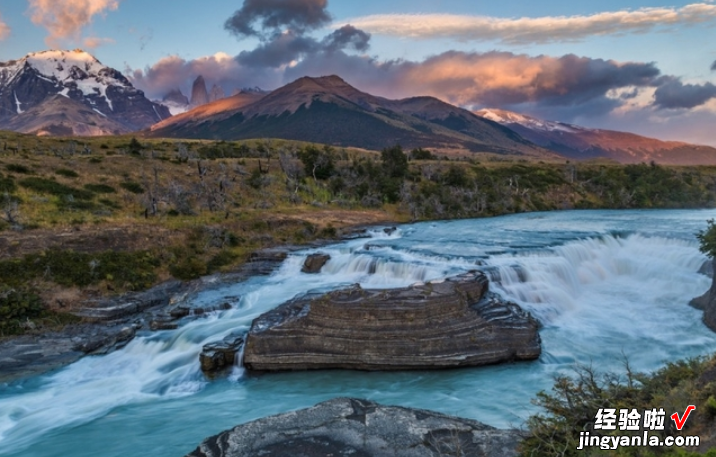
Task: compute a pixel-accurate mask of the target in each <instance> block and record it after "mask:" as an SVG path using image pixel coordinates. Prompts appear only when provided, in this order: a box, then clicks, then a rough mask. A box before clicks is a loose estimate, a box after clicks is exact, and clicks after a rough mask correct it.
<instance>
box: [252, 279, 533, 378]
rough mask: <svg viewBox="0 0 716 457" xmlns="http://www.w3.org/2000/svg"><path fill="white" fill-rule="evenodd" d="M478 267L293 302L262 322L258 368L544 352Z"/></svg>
mask: <svg viewBox="0 0 716 457" xmlns="http://www.w3.org/2000/svg"><path fill="white" fill-rule="evenodd" d="M488 285H489V282H488V279H487V277H486V275H485V274H483V273H481V272H471V273H467V274H463V275H460V276H456V277H453V278H449V279H447V280H445V281H437V282H432V283H425V284H416V285H413V286H410V287H406V288H399V289H390V290H367V289H362V288H361V287H360V286H358V285H356V286H353V287H351V288H348V289H343V290H338V291H333V292H330V293H327V294H325V295H320V296H308V297H302V298H298V299H295V300H292V301H290V302H288V303H286V304H284V305H281V306H279V307H278V308H276V309H274V310H272V311H269V312H268V313H265V314H263V315H262V316H260V317H258V318H257V319H255V320H254V322H253V324H252V326H251V329H250V331H249V333H248V336H247V339H246V347H245V349H244V366H245V367H246V368H247V369H248V370H254V371H287V370H311V369H358V370H415V369H435V368H453V367H463V366H479V365H486V364H494V363H499V362H505V361H513V360H534V359H536V358H538V357H539V355H540V351H541V347H540V337H539V333H538V327H539V325H538V323H537V321H536V320H535V319H534V318H532V316H531V315H530V314H529V313H527V312H525V311H524V310H522V309H521V308H520V307H519V306H518V305H516V304H514V303H510V302H506V301H504V300H502V299H500V298H499V297H498V296H496V295H494V294H491V293H490V292H489V291H488Z"/></svg>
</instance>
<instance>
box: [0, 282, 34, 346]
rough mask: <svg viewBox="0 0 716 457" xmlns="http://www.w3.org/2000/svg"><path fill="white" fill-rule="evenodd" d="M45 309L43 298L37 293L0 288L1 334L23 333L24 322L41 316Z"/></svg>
mask: <svg viewBox="0 0 716 457" xmlns="http://www.w3.org/2000/svg"><path fill="white" fill-rule="evenodd" d="M44 310H45V307H44V305H43V304H42V300H40V297H38V296H37V294H35V293H32V292H27V291H21V290H15V289H8V288H5V290H0V335H8V334H9V335H13V334H17V333H22V323H23V322H25V321H27V320H28V319H34V318H36V317H40V316H41V315H42V313H43V311H44Z"/></svg>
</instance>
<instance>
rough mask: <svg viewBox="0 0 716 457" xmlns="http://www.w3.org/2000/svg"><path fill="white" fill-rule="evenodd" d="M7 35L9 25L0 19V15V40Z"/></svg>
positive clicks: (8, 33)
mask: <svg viewBox="0 0 716 457" xmlns="http://www.w3.org/2000/svg"><path fill="white" fill-rule="evenodd" d="M8 36H10V26H9V25H7V24H6V23H5V22H4V21H3V20H2V16H0V40H4V39H5V38H7V37H8Z"/></svg>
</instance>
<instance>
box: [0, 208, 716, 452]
mask: <svg viewBox="0 0 716 457" xmlns="http://www.w3.org/2000/svg"><path fill="white" fill-rule="evenodd" d="M715 216H716V211H713V210H708V211H706V210H699V211H692V210H688V211H686V210H685V211H572V212H554V213H532V214H520V215H513V216H505V217H499V218H493V219H480V220H464V221H448V222H433V223H420V224H413V225H405V226H402V227H400V229H399V230H398V231H397V232H395V233H394V234H392V235H386V234H384V233H383V232H381V231H376V232H375V233H374V234H373V237H372V238H370V239H360V240H352V241H348V242H342V243H339V244H335V245H332V246H328V247H325V248H322V249H320V251H323V252H327V253H329V254H330V255H331V260H330V261H329V263H328V264H327V265H326V266H325V267H324V268H323V270H322V272H321V273H320V274H318V275H307V274H303V273H301V272H300V269H301V265H302V263H303V260H304V259H305V256H306V255H308V254H310V253H312V252H315V251H313V250H306V251H304V252H299V253H296V254H295V255H293V256H291V257H289V258H288V259H287V260H286V261H285V262H284V263H283V264H282V266H281V267H280V268H279V269H278V270H277V271H276V272H275V273H274V274H273V275H271V276H268V277H257V278H253V279H251V280H249V281H247V282H244V283H240V284H235V285H230V286H226V287H223V288H221V289H216V290H212V291H206V292H203V293H201V294H199V295H198V296H197V297H194V298H193V300H195V301H198V302H200V303H206V305H212V304H216V303H222V302H225V301H229V302H230V303H231V304H232V305H233V309H231V310H228V311H224V312H221V313H215V314H213V315H211V316H208V317H207V318H205V319H201V320H198V321H194V322H191V323H188V324H187V325H185V326H183V327H181V328H179V329H178V330H174V331H164V332H159V333H152V334H147V335H144V336H140V337H138V338H136V339H135V340H133V341H132V342H131V343H130V344H129V345H127V347H125V348H124V349H123V350H120V351H117V352H114V353H111V354H109V355H105V356H96V357H86V358H84V359H82V360H80V361H79V362H77V363H75V364H73V365H70V366H68V367H65V368H63V369H61V370H58V371H56V372H54V373H50V374H48V375H45V376H39V377H35V378H31V379H26V380H22V381H18V382H15V383H12V384H8V385H0V455H3V456H5V455H11V456H23V457H33V456H38V457H39V456H67V455H72V456H125V455H131V454H135V453H137V452H141V453H143V454H146V455H151V456H181V455H184V454H185V453H187V452H189V451H190V450H192V449H193V448H194V447H195V446H196V445H197V444H198V443H199V442H200V441H201V440H202V439H203V438H205V437H207V436H210V435H213V434H216V433H218V432H220V431H221V430H224V429H227V428H230V427H232V426H234V425H237V424H239V423H243V422H246V421H249V420H252V419H256V418H259V417H264V416H267V415H270V414H276V413H280V412H285V411H289V410H294V409H299V408H303V407H307V406H311V405H314V404H315V403H318V402H320V401H323V400H327V399H330V398H334V397H338V396H351V397H362V398H368V399H371V400H375V401H378V402H380V403H384V404H393V405H402V406H408V407H418V408H426V409H433V410H437V411H442V412H445V413H448V414H454V415H459V416H464V417H469V418H474V419H477V420H480V421H482V422H485V423H488V424H491V425H494V426H497V427H508V426H520V425H521V424H522V423H523V421H524V420H525V419H526V418H527V417H528V416H529V415H530V414H531V413H533V412H535V407H534V406H533V405H531V403H530V399H532V398H534V396H535V394H536V393H537V392H538V391H540V390H543V389H545V390H546V389H549V388H550V387H551V385H552V382H553V378H554V376H555V375H558V374H570V373H572V372H573V369H574V367H575V366H576V365H577V364H585V365H589V364H591V365H592V366H594V367H595V368H597V369H599V370H613V371H618V372H623V371H624V366H623V360H624V356H626V357H628V359H629V362H630V364H631V366H632V368H633V369H636V370H641V371H650V370H654V369H657V368H659V367H660V366H662V364H663V363H664V362H666V361H670V360H676V359H679V358H683V357H688V356H696V355H703V354H709V353H712V352H714V351H715V350H716V334H714V333H712V332H711V331H709V330H708V329H707V328H706V327H705V326H704V325H703V324H702V323H701V312H700V311H697V310H695V309H692V308H691V307H689V306H688V305H687V303H688V301H689V300H690V299H691V298H693V297H695V296H697V295H700V294H701V293H703V292H704V291H706V290H707V289H708V288H709V285H710V280H709V279H708V278H706V277H705V276H703V275H700V274H698V273H697V271H698V269H699V267H700V266H701V265H702V264H703V262H704V261H705V260H706V257H705V256H704V255H703V254H701V253H699V251H698V245H697V242H696V239H695V237H694V233H695V232H696V231H697V230H699V229H703V228H704V227H705V225H706V224H705V221H706V219H709V218H713V217H715ZM475 268H482V269H485V270H486V271H488V272H489V274H490V276H491V278H492V279H493V285H492V286H491V287H492V288H493V290H495V291H497V292H498V293H500V294H502V295H503V296H505V297H507V298H509V299H511V300H514V301H516V302H518V303H519V304H521V305H522V306H523V307H525V308H526V309H528V310H529V311H531V312H532V313H533V315H535V316H536V317H537V318H538V319H539V320H540V321H541V322H542V323H543V324H544V327H543V328H542V330H541V336H542V342H543V354H542V356H541V358H540V359H539V361H535V362H527V363H516V364H505V365H498V366H490V367H481V368H468V369H459V370H449V371H434V372H431V371H421V372H401V373H364V372H347V371H330V372H312V373H288V374H272V375H261V376H253V375H247V374H246V373H244V371H243V369H242V368H241V367H236V368H235V369H234V371H233V372H232V373H231V375H230V376H228V377H226V378H223V379H219V380H216V381H212V382H209V381H207V380H206V379H205V378H204V377H203V375H202V374H201V372H200V370H199V364H198V354H199V352H200V350H201V346H202V345H203V344H206V343H208V342H212V341H215V340H218V339H221V338H222V337H224V336H226V335H228V334H231V333H241V332H245V331H246V330H248V328H249V326H250V324H251V321H252V319H254V318H255V317H257V316H258V315H260V314H261V313H263V312H265V311H267V310H269V309H271V308H273V307H275V306H277V305H279V304H281V303H282V302H284V301H286V300H288V299H290V298H292V297H294V296H295V295H297V294H302V293H305V292H307V291H312V290H316V291H325V290H330V289H334V288H337V287H341V286H345V285H350V284H354V283H360V284H361V285H362V286H363V287H366V288H368V287H370V288H389V287H398V286H407V285H410V284H412V283H415V282H417V281H427V280H431V279H438V278H443V277H446V276H451V275H454V274H458V273H461V272H465V271H468V270H472V269H475Z"/></svg>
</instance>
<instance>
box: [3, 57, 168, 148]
mask: <svg viewBox="0 0 716 457" xmlns="http://www.w3.org/2000/svg"><path fill="white" fill-rule="evenodd" d="M57 97H62V98H60V99H58V98H57ZM62 99H66V100H68V101H73V102H76V103H79V104H81V105H83V106H84V107H85V108H86V110H85V111H83V113H82V114H81V116H80V115H79V111H82V110H81V109H79V106H78V105H76V103H75V104H72V103H69V102H68V106H70V105H73V108H67V106H64V104H63V103H62ZM33 109H35V110H36V112H35V115H33V116H27V115H26V116H25V117H22V116H23V114H25V113H26V112H29V111H30V110H33ZM67 109H70V110H71V111H73V113H74V115H73V116H68V115H67V114H66V113H65V112H64V111H66V110H67ZM170 116H171V114H170V112H169V110H168V109H167V108H166V107H164V106H162V105H160V104H157V103H153V102H151V101H149V100H148V99H147V98H146V97H145V96H144V93H143V92H142V91H141V90H138V89H136V88H135V87H134V86H133V85H132V84H131V82H129V80H128V79H127V78H125V77H124V75H122V73H121V72H119V71H117V70H115V69H113V68H110V67H107V66H105V65H103V64H102V63H101V62H100V61H99V60H97V59H96V58H94V57H93V56H92V55H91V54H89V53H87V52H85V51H82V50H79V49H76V50H74V51H60V50H52V51H43V52H36V53H31V54H28V55H26V56H25V57H23V58H22V59H19V60H11V61H9V62H0V128H4V129H12V130H15V131H19V132H23V133H36V134H55V133H52V132H59V131H62V132H65V133H64V134H67V135H82V134H87V132H90V131H91V132H97V134H121V133H127V132H131V131H136V130H141V129H144V128H146V127H148V126H150V125H152V124H155V123H157V122H159V121H161V120H164V119H166V118H168V117H170Z"/></svg>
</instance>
